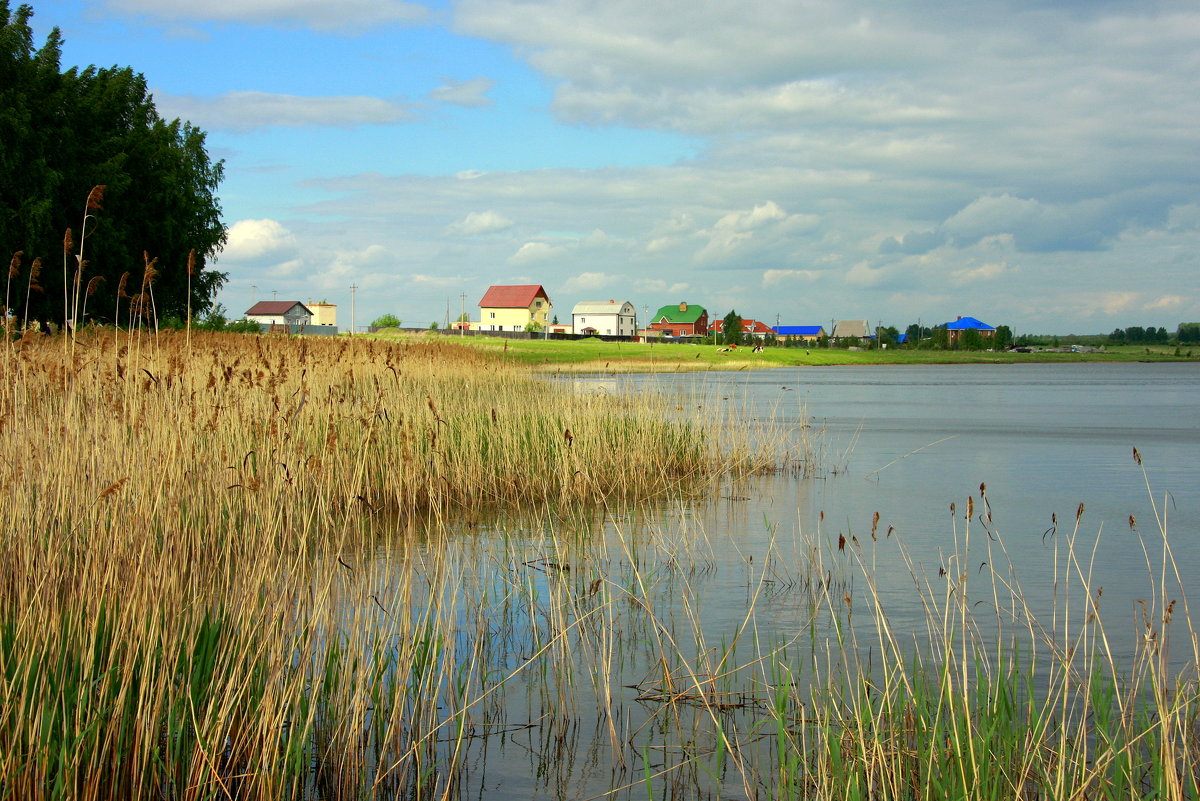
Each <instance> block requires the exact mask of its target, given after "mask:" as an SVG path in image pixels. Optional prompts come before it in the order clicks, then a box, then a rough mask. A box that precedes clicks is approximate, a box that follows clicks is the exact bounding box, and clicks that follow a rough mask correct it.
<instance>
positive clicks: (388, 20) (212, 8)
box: [101, 0, 429, 31]
mask: <svg viewBox="0 0 1200 801" xmlns="http://www.w3.org/2000/svg"><path fill="white" fill-rule="evenodd" d="M101 3H103V5H105V6H106V7H107V8H108V9H109V10H111V11H115V12H119V13H124V14H138V15H145V16H148V17H152V18H156V19H162V20H173V21H186V22H242V23H248V24H253V25H281V26H285V27H297V26H303V27H311V28H314V29H317V30H323V31H334V30H342V29H362V28H366V27H376V26H380V25H390V24H406V23H415V22H421V21H423V20H426V19H428V17H429V9H427V8H426V7H425V6H423V5H420V4H419V3H409V2H405V0H338V2H336V3H329V2H324V0H205V2H203V3H196V2H193V1H192V0H101Z"/></svg>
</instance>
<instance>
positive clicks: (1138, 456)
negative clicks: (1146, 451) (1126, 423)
mask: <svg viewBox="0 0 1200 801" xmlns="http://www.w3.org/2000/svg"><path fill="white" fill-rule="evenodd" d="M1133 461H1134V464H1136V465H1138V466H1139V467H1140V466H1141V464H1142V455H1141V454H1140V453H1138V449H1137V446H1136V445H1135V446H1134V448H1133Z"/></svg>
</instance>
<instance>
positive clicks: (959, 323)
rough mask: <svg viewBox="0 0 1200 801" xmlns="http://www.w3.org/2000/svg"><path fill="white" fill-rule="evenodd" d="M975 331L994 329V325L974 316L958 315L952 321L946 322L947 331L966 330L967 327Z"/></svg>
mask: <svg viewBox="0 0 1200 801" xmlns="http://www.w3.org/2000/svg"><path fill="white" fill-rule="evenodd" d="M972 328H973V329H975V330H976V331H995V330H996V329H995V327H994V326H990V325H988V324H987V323H985V322H983V321H982V320H976V319H975V318H974V317H959V318H958V319H957V320H955V321H954V322H952V323H946V330H947V331H966V330H968V329H972Z"/></svg>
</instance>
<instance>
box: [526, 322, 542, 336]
mask: <svg viewBox="0 0 1200 801" xmlns="http://www.w3.org/2000/svg"><path fill="white" fill-rule="evenodd" d="M525 330H526V331H527V332H529V333H530V334H536V333H538V332H539V331H541V330H542V324H541V323H539V322H538V321H537V320H530V321H529V322H527V323H525Z"/></svg>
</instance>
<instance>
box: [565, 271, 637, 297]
mask: <svg viewBox="0 0 1200 801" xmlns="http://www.w3.org/2000/svg"><path fill="white" fill-rule="evenodd" d="M628 282H629V279H628V278H626V277H625V276H623V275H610V274H608V273H580V274H579V275H576V276H574V277H572V278H569V279H567V281H566V282H565V283H564V284H563V287H562V288H563V291H564V292H576V293H577V292H590V291H592V290H596V289H604V288H605V287H610V286H616V285H619V284H623V283H624V284H628Z"/></svg>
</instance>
